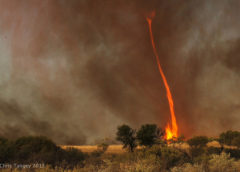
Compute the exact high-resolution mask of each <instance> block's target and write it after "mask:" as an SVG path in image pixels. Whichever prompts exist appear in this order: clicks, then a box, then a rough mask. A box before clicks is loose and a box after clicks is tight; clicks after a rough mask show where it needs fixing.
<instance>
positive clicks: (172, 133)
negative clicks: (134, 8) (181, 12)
mask: <svg viewBox="0 0 240 172" xmlns="http://www.w3.org/2000/svg"><path fill="white" fill-rule="evenodd" d="M154 16H155V12H152V13H151V14H150V16H148V17H147V18H146V19H147V22H148V26H149V32H150V38H151V42H152V47H153V52H154V55H155V57H156V60H157V64H158V70H159V72H160V75H161V77H162V80H163V83H164V86H165V88H166V93H167V99H168V104H169V108H170V113H171V125H170V124H169V123H168V124H167V126H166V128H165V139H166V140H169V139H173V138H174V137H177V136H178V125H177V120H176V116H175V112H174V104H173V99H172V94H171V91H170V88H169V85H168V83H167V79H166V77H165V75H164V73H163V70H162V67H161V64H160V58H159V56H158V53H157V49H156V45H155V43H154V38H153V33H152V19H153V18H154Z"/></svg>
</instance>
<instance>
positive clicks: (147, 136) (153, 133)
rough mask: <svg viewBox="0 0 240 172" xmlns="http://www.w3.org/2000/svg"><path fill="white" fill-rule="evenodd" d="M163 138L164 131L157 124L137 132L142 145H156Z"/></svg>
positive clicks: (143, 127) (143, 126) (149, 125)
mask: <svg viewBox="0 0 240 172" xmlns="http://www.w3.org/2000/svg"><path fill="white" fill-rule="evenodd" d="M162 136H163V131H162V130H161V129H160V128H158V127H157V125H156V124H145V125H142V126H141V128H140V129H139V130H138V132H137V139H138V141H139V144H140V145H143V146H149V147H151V146H152V145H154V144H156V143H157V142H158V141H159V139H161V137H162Z"/></svg>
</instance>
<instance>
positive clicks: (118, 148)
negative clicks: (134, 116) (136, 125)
mask: <svg viewBox="0 0 240 172" xmlns="http://www.w3.org/2000/svg"><path fill="white" fill-rule="evenodd" d="M169 146H170V147H176V148H180V149H189V145H188V144H187V143H182V144H169ZM207 146H208V147H211V146H212V147H217V148H219V147H220V144H219V143H218V142H217V141H212V142H209V143H208V144H207ZM60 147H61V148H63V149H67V148H75V149H79V150H81V151H82V152H85V153H91V152H93V151H96V150H98V146H97V145H81V146H76V145H60ZM224 148H230V149H236V147H235V146H227V145H224ZM137 149H141V147H140V146H138V147H137ZM124 152H126V150H125V149H123V148H122V145H109V147H108V149H107V151H106V153H117V154H119V153H124Z"/></svg>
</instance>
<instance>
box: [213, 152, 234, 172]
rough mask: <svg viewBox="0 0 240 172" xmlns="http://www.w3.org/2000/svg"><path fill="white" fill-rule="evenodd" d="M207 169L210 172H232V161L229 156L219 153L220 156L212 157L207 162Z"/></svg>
mask: <svg viewBox="0 0 240 172" xmlns="http://www.w3.org/2000/svg"><path fill="white" fill-rule="evenodd" d="M209 169H210V171H211V172H234V171H237V169H236V168H235V167H234V159H231V158H230V155H229V154H226V153H224V152H223V153H221V154H220V155H212V157H211V159H210V160H209Z"/></svg>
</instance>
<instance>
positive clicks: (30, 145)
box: [14, 136, 59, 164]
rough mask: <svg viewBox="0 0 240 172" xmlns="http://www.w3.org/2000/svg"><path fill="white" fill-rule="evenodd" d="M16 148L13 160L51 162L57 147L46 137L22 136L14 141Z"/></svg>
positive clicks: (53, 159)
mask: <svg viewBox="0 0 240 172" xmlns="http://www.w3.org/2000/svg"><path fill="white" fill-rule="evenodd" d="M14 147H15V149H16V150H17V151H16V154H15V160H16V161H17V162H22V163H24V162H43V163H47V164H52V163H53V162H54V161H55V157H56V152H57V150H58V149H59V148H58V147H57V146H56V145H55V144H54V143H53V142H52V141H51V140H49V139H47V138H46V137H41V136H38V137H32V136H30V137H22V138H19V139H17V140H16V141H15V143H14Z"/></svg>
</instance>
